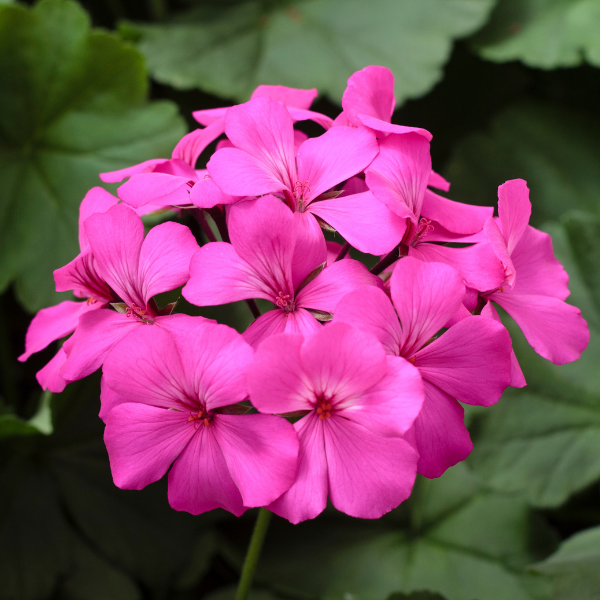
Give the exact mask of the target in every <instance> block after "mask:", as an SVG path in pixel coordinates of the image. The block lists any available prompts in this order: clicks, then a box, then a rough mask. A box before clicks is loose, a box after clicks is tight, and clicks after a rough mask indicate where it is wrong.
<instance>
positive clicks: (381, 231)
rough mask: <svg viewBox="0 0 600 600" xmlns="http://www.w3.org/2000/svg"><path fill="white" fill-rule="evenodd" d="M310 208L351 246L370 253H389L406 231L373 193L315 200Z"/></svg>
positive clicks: (403, 225)
mask: <svg viewBox="0 0 600 600" xmlns="http://www.w3.org/2000/svg"><path fill="white" fill-rule="evenodd" d="M308 211H309V212H311V213H312V214H314V215H317V216H318V217H320V218H321V219H323V221H325V222H326V223H327V224H329V225H331V226H332V227H333V228H334V229H335V230H336V231H338V232H339V233H340V234H341V235H342V236H343V237H344V239H345V240H346V241H348V242H349V243H350V245H351V246H353V247H354V248H356V249H357V250H360V252H365V253H368V254H375V255H381V254H387V253H388V252H390V251H391V250H392V249H393V248H395V247H396V246H397V245H398V244H399V243H400V241H401V240H402V236H403V235H404V232H405V230H406V219H402V218H400V217H398V216H397V215H396V214H395V213H393V212H392V211H391V210H390V209H389V208H387V206H386V205H385V204H383V202H380V201H379V200H377V198H375V196H373V193H372V192H364V193H362V194H354V195H353V196H343V197H339V198H333V199H330V200H322V201H320V202H313V203H312V204H311V205H310V206H309V207H308Z"/></svg>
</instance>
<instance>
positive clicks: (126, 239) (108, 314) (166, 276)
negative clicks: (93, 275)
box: [56, 205, 198, 381]
mask: <svg viewBox="0 0 600 600" xmlns="http://www.w3.org/2000/svg"><path fill="white" fill-rule="evenodd" d="M84 227H85V233H86V234H87V237H88V240H89V248H87V249H86V251H84V253H85V255H86V256H90V257H91V256H93V260H94V261H95V264H96V268H97V273H98V276H99V277H101V281H102V282H106V284H105V285H108V287H109V288H110V289H111V290H113V291H114V293H115V294H116V296H117V297H118V300H117V301H120V302H121V303H122V305H123V306H122V310H123V311H125V312H124V313H119V312H116V311H114V310H110V309H107V308H101V309H100V310H96V311H94V312H88V313H86V314H84V315H83V316H81V317H80V319H79V323H78V325H77V329H76V331H75V334H74V335H73V337H71V338H69V340H67V342H66V343H65V344H64V346H63V348H64V350H65V352H66V353H67V356H68V359H67V361H66V362H65V364H64V365H63V367H62V369H61V376H62V377H63V378H64V379H66V380H67V381H75V380H77V379H81V378H82V377H86V376H87V375H89V374H90V373H93V372H94V371H95V370H96V369H97V368H98V367H100V365H101V364H102V362H103V360H104V357H105V356H106V353H107V352H108V351H109V350H110V348H111V347H112V346H113V345H114V344H115V343H116V342H117V341H119V340H120V339H121V338H123V337H124V336H125V335H127V334H128V333H129V332H130V331H131V329H132V328H135V327H140V326H142V325H151V324H153V323H159V322H160V324H161V325H162V326H164V327H166V326H168V324H169V323H171V322H172V320H173V319H177V317H178V316H177V315H175V316H161V314H160V311H159V309H158V307H157V306H156V304H155V303H154V301H153V300H152V297H153V296H155V295H157V294H160V293H162V292H167V291H170V290H173V289H176V288H178V287H179V286H181V285H183V284H184V283H185V282H186V281H187V280H188V277H189V264H190V260H191V257H192V256H193V254H194V252H195V251H196V250H197V249H198V244H197V243H196V240H195V239H194V236H193V235H192V233H191V232H190V230H189V229H188V228H187V227H184V226H183V225H180V224H178V223H171V222H168V223H162V224H161V225H157V226H156V227H154V228H153V229H152V230H151V231H150V233H149V234H148V235H147V236H146V238H145V239H144V224H143V223H142V220H141V219H140V217H139V216H137V215H136V214H135V212H134V211H133V210H132V209H131V208H129V207H127V206H123V205H117V206H113V207H112V208H110V209H109V210H108V211H106V212H105V213H102V214H94V215H92V216H91V217H89V218H88V219H87V220H86V221H85V223H84ZM84 253H82V254H81V255H80V256H79V257H78V258H77V259H75V261H73V262H72V263H70V264H69V265H67V267H63V269H59V271H57V274H56V281H57V289H59V291H65V290H68V289H77V288H76V286H77V285H78V283H77V275H78V271H77V270H76V269H75V268H70V267H71V266H72V265H74V264H75V263H77V261H78V260H81V257H82V255H83V254H84Z"/></svg>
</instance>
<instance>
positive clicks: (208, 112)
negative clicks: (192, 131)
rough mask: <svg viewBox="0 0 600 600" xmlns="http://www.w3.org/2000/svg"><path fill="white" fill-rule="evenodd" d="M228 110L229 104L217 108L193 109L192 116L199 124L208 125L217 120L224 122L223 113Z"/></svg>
mask: <svg viewBox="0 0 600 600" xmlns="http://www.w3.org/2000/svg"><path fill="white" fill-rule="evenodd" d="M228 110H229V106H221V107H219V108H205V109H204V110H195V111H194V112H193V113H192V117H194V119H196V121H198V123H200V125H205V126H207V127H208V126H209V125H212V124H213V123H215V122H217V121H221V120H222V121H223V122H225V115H226V114H227V111H228Z"/></svg>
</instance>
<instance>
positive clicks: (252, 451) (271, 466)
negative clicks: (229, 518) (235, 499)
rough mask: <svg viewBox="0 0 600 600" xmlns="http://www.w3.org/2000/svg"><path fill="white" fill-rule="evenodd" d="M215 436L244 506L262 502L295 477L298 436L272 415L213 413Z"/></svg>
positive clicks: (289, 483)
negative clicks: (214, 414)
mask: <svg viewBox="0 0 600 600" xmlns="http://www.w3.org/2000/svg"><path fill="white" fill-rule="evenodd" d="M213 424H214V436H215V438H216V440H217V442H218V444H219V446H220V447H221V450H222V452H223V456H224V457H225V462H226V463H227V468H228V470H229V474H230V475H231V477H232V479H233V481H234V482H235V484H236V486H237V488H238V489H239V491H240V493H241V494H242V500H243V503H244V506H247V507H253V506H264V505H266V504H269V503H270V502H273V501H274V500H276V499H277V498H279V496H281V494H283V493H284V492H285V491H287V490H288V489H289V487H290V486H291V485H292V483H294V480H295V479H296V470H297V461H298V437H297V435H296V432H295V431H294V428H293V427H292V425H291V424H290V423H288V422H287V421H286V420H285V419H283V418H281V417H275V416H272V415H256V414H255V415H216V416H215V418H214V420H213Z"/></svg>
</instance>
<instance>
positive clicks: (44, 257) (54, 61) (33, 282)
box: [0, 0, 185, 311]
mask: <svg viewBox="0 0 600 600" xmlns="http://www.w3.org/2000/svg"><path fill="white" fill-rule="evenodd" d="M147 92H148V82H147V78H146V73H145V68H144V61H143V57H142V56H141V55H140V54H139V52H138V51H137V50H135V49H134V48H133V47H131V46H130V45H128V44H126V43H124V42H122V41H121V40H120V39H119V38H118V37H116V36H115V35H112V34H109V33H107V32H105V31H101V30H92V29H90V24H89V19H88V17H87V14H86V13H85V11H84V10H83V9H82V8H81V7H80V6H79V5H78V4H77V3H76V2H74V1H72V0H42V1H41V2H39V3H38V4H37V5H36V6H35V8H33V9H30V8H26V7H23V6H20V5H13V6H1V7H0V185H1V186H2V189H3V197H2V203H1V204H0V290H2V289H4V288H5V287H6V286H7V285H8V284H9V283H10V282H11V281H16V291H17V295H18V297H19V300H20V301H21V302H22V303H23V305H24V306H25V307H26V308H27V309H29V310H31V311H34V310H37V309H39V308H41V307H43V306H46V305H48V304H53V303H55V302H57V301H58V300H59V299H60V297H59V296H58V295H57V294H56V293H55V292H54V282H53V278H52V271H53V270H54V269H57V268H59V267H61V266H62V265H64V264H66V263H67V262H69V261H71V260H72V259H73V258H74V257H75V256H76V255H77V253H78V252H79V246H78V242H77V219H78V208H79V203H80V202H81V199H82V198H83V196H84V195H85V193H86V192H87V190H88V189H89V188H91V187H93V186H94V185H98V184H99V183H100V181H99V179H98V173H100V172H102V171H110V170H114V169H118V168H122V167H125V166H128V165H131V164H135V163H137V162H140V161H142V160H146V159H148V158H152V157H155V156H166V155H168V154H170V151H171V150H172V148H173V145H174V144H175V143H176V142H177V140H178V139H179V138H180V137H181V136H182V135H183V134H184V133H185V131H184V128H183V123H182V120H181V118H180V117H179V116H178V114H177V107H176V106H175V105H174V104H172V103H169V102H154V103H148V102H147V101H146V97H147Z"/></svg>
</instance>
